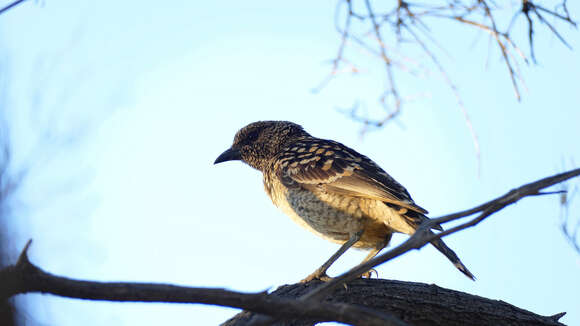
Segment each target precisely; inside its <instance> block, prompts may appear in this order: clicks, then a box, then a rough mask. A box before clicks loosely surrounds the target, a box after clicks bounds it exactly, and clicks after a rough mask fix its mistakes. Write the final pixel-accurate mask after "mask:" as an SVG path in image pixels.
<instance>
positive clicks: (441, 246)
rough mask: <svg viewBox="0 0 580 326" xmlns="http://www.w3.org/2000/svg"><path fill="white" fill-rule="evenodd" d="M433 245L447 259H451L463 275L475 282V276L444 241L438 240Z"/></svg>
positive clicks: (432, 242)
mask: <svg viewBox="0 0 580 326" xmlns="http://www.w3.org/2000/svg"><path fill="white" fill-rule="evenodd" d="M431 244H432V245H433V246H435V248H437V250H439V251H440V252H441V253H442V254H444V255H445V257H447V259H449V260H450V261H451V262H452V263H453V265H455V267H457V269H458V270H459V271H460V272H461V273H463V274H465V276H467V277H469V278H470V279H472V280H474V281H475V276H473V274H471V272H470V271H469V269H467V267H465V265H463V263H462V262H461V260H460V259H459V257H457V255H456V254H455V252H454V251H453V250H452V249H451V248H449V247H447V245H446V244H445V242H443V240H441V239H436V240H433V241H431Z"/></svg>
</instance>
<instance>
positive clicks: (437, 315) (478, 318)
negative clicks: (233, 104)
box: [222, 279, 563, 326]
mask: <svg viewBox="0 0 580 326" xmlns="http://www.w3.org/2000/svg"><path fill="white" fill-rule="evenodd" d="M320 285H321V282H320V281H312V282H309V283H306V284H302V283H299V284H293V285H285V286H282V287H280V288H279V289H277V290H276V291H274V292H273V293H272V294H271V295H276V296H279V297H282V298H300V297H301V296H303V295H304V294H306V293H308V292H310V291H312V290H311V289H312V288H313V287H316V286H320ZM326 302H343V303H349V304H357V305H363V306H365V307H368V308H372V309H373V310H375V311H383V312H388V313H391V314H393V315H395V316H397V317H399V318H400V319H402V320H404V321H405V322H407V323H409V324H411V325H447V326H455V325H562V324H561V323H559V322H558V319H559V318H561V317H562V316H563V315H562V314H557V315H554V316H551V317H545V316H540V315H536V314H534V313H532V312H529V311H527V310H524V309H521V308H518V307H515V306H512V305H510V304H509V303H506V302H503V301H499V300H490V299H486V298H483V297H480V296H476V295H471V294H467V293H463V292H459V291H454V290H449V289H444V288H441V287H438V286H436V285H433V284H424V283H413V282H402V281H393V280H377V279H357V280H355V281H352V282H350V283H348V286H347V287H339V288H337V289H335V290H334V291H333V292H332V293H331V294H329V295H328V298H327V301H326ZM256 319H259V317H258V315H257V314H255V313H251V312H242V313H239V314H237V315H236V316H234V317H233V318H232V319H230V320H228V321H227V322H225V323H224V324H223V325H222V326H247V325H253V324H254V320H256ZM313 324H314V322H313V321H312V320H306V319H299V320H296V319H295V320H286V321H281V322H278V323H275V324H272V325H278V326H281V325H286V326H288V325H292V326H307V325H308V326H310V325H313ZM356 325H362V324H359V323H357V324H356Z"/></svg>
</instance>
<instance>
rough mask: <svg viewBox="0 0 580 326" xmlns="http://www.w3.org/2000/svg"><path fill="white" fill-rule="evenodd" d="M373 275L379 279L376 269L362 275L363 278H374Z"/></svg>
mask: <svg viewBox="0 0 580 326" xmlns="http://www.w3.org/2000/svg"><path fill="white" fill-rule="evenodd" d="M373 273H374V274H375V276H376V277H377V278H379V272H377V270H376V269H374V268H371V269H369V270H368V271H367V272H365V273H363V274H362V275H361V277H362V278H372V276H373Z"/></svg>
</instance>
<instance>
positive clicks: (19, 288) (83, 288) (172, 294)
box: [0, 241, 407, 326]
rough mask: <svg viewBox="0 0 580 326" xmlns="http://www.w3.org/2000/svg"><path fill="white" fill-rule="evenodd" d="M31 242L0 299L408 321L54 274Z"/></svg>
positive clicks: (339, 306)
mask: <svg viewBox="0 0 580 326" xmlns="http://www.w3.org/2000/svg"><path fill="white" fill-rule="evenodd" d="M30 243H31V241H29V242H28V243H27V244H26V246H25V248H24V250H23V251H22V253H21V254H20V258H19V259H18V262H17V263H16V265H12V266H9V267H6V268H4V269H2V270H0V300H4V299H7V298H9V297H11V296H13V295H16V294H22V293H32V292H38V293H50V294H54V295H58V296H62V297H68V298H77V299H89V300H106V301H124V302H127V301H129V302H171V303H201V304H211V305H219V306H227V307H234V308H240V309H246V310H250V311H255V312H259V313H262V314H267V315H270V316H276V317H282V318H295V317H296V316H302V317H305V318H309V319H315V320H320V321H327V320H328V321H339V322H343V323H348V324H355V323H359V322H360V323H362V324H364V325H375V326H381V325H392V326H406V325H407V324H406V323H403V322H402V321H400V320H399V319H397V318H395V317H393V316H391V315H390V314H389V313H387V312H379V311H374V310H371V309H369V308H366V307H361V306H355V305H351V304H345V303H332V302H320V301H314V300H305V301H304V300H303V301H299V300H293V299H287V298H280V297H277V296H272V295H268V294H267V293H266V292H258V293H240V292H234V291H228V290H224V289H212V288H194V287H183V286H175V285H170V284H155V283H128V282H92V281H81V280H75V279H70V278H66V277H61V276H56V275H53V274H50V273H47V272H45V271H43V270H42V269H40V268H39V267H37V266H35V265H34V264H32V263H31V262H30V261H29V259H28V256H27V251H28V248H29V247H30Z"/></svg>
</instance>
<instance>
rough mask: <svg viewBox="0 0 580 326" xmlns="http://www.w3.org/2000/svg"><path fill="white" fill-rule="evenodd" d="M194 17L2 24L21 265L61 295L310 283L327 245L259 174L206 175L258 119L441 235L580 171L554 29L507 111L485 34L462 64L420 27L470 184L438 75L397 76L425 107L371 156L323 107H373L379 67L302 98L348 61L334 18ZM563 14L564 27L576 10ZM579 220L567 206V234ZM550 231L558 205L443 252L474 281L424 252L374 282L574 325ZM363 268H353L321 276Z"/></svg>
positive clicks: (137, 312) (30, 318)
mask: <svg viewBox="0 0 580 326" xmlns="http://www.w3.org/2000/svg"><path fill="white" fill-rule="evenodd" d="M201 4H202V5H199V3H198V5H196V4H195V3H193V2H189V1H181V2H172V3H171V4H167V3H163V4H160V3H158V2H153V1H151V2H148V1H145V2H143V1H140V2H131V1H129V2H113V1H99V2H98V3H97V2H88V1H44V2H41V3H34V2H30V3H26V4H23V5H22V6H19V7H18V8H16V9H14V10H13V11H11V12H9V13H7V14H5V15H3V16H0V31H1V34H0V44H1V46H2V48H3V51H2V52H3V56H2V58H1V59H2V66H3V69H2V71H3V72H4V73H3V76H4V77H3V78H4V79H5V80H6V82H7V84H8V86H7V90H8V97H7V101H8V103H9V104H10V106H9V108H8V109H9V111H8V112H9V114H10V115H9V117H10V118H11V124H12V126H13V132H14V133H15V136H14V137H15V139H16V140H17V142H18V143H17V147H18V149H17V153H16V154H17V156H16V157H17V162H19V163H24V162H30V157H31V156H30V155H32V157H38V156H35V155H40V157H42V158H43V159H42V160H37V159H35V163H34V164H33V165H32V168H31V174H30V175H29V178H28V179H27V180H26V182H25V184H24V186H23V188H22V191H21V192H19V194H18V197H17V203H18V205H16V206H15V207H16V210H15V214H14V216H12V218H13V219H14V227H15V230H16V231H15V232H14V234H15V237H14V241H15V242H14V247H13V250H14V254H15V255H16V253H17V252H18V250H20V248H22V247H23V245H24V243H25V241H26V240H27V239H29V238H33V239H34V243H33V246H32V248H31V250H30V256H31V259H32V260H33V261H34V262H35V263H37V264H38V265H39V266H41V267H43V268H45V269H46V270H47V271H50V272H53V273H56V274H61V275H66V276H70V277H77V278H84V279H94V280H110V281H147V282H168V283H175V284H183V285H191V286H210V287H225V288H229V289H234V290H240V291H262V290H264V289H272V288H275V287H277V286H279V285H282V284H287V283H294V282H296V281H298V280H300V279H302V278H303V277H304V276H306V275H307V274H309V273H310V272H312V270H313V269H314V268H316V267H318V266H319V265H320V263H322V262H323V261H324V260H325V259H327V258H328V256H330V255H331V254H332V253H333V252H334V251H335V250H336V248H337V245H335V244H332V243H327V242H325V241H324V240H322V239H318V238H316V237H315V236H314V235H312V234H310V233H308V232H307V231H305V230H302V229H301V228H299V227H298V226H296V225H294V224H293V222H292V221H291V220H290V219H289V218H287V217H286V216H284V215H283V214H282V213H281V212H280V211H278V210H277V209H276V208H275V207H274V206H273V205H272V204H271V202H270V200H269V199H268V198H267V196H266V195H265V194H264V193H263V190H262V181H261V176H260V174H259V173H258V172H256V171H254V170H252V169H251V168H249V167H248V166H245V165H243V164H241V163H227V164H223V165H219V166H214V165H213V164H212V163H213V161H214V159H215V158H216V157H217V155H219V154H220V153H221V152H222V151H223V150H225V149H226V148H227V147H229V145H230V144H231V141H232V139H233V135H234V134H235V132H236V131H237V130H238V129H239V128H240V127H242V126H244V125H245V124H247V123H249V122H252V121H255V120H266V119H285V120H292V121H294V122H297V123H300V124H302V125H303V126H304V127H305V128H306V129H307V130H308V131H309V132H310V133H311V134H313V135H315V136H319V137H324V138H332V139H335V140H338V141H341V142H343V143H345V144H347V145H349V146H351V147H354V148H356V149H357V150H358V151H359V152H361V153H363V154H366V155H368V156H370V157H371V158H372V159H374V160H375V161H376V162H377V163H379V164H380V165H381V166H383V167H384V168H385V169H386V170H387V171H388V172H389V173H391V174H392V175H393V176H394V177H395V178H396V179H397V180H399V181H400V182H401V183H403V184H404V185H405V186H406V187H407V189H408V190H409V191H410V193H411V194H412V196H413V198H414V199H415V200H416V202H417V203H418V204H419V205H421V206H423V207H425V208H427V209H428V210H429V211H430V212H431V214H432V216H438V215H442V214H446V213H451V212H454V211H458V210H461V209H465V208H469V207H472V206H475V205H476V204H479V203H481V202H483V201H486V200H488V199H491V198H493V197H495V196H498V195H501V194H503V193H505V192H506V191H508V190H509V189H511V188H512V187H515V186H518V185H520V184H523V183H525V182H528V181H532V180H535V179H538V178H540V177H544V176H547V175H550V174H553V173H557V172H560V171H562V169H563V162H566V164H565V167H566V168H572V167H573V166H572V164H571V163H570V162H571V161H575V162H580V146H578V139H580V131H579V129H578V125H579V122H580V113H579V110H578V105H579V103H580V86H579V84H578V77H577V76H579V75H580V60H579V58H580V55H579V54H578V52H574V51H569V50H568V49H566V48H565V47H564V46H562V45H561V44H560V43H558V41H557V40H556V39H555V38H554V37H551V36H548V35H547V34H546V33H545V32H541V33H540V32H539V33H537V35H538V39H537V45H538V49H537V53H536V55H537V57H538V59H539V62H540V64H539V65H537V66H532V67H530V68H528V67H523V69H524V75H525V80H526V85H527V88H528V90H529V91H524V92H523V100H522V101H521V103H518V102H517V101H516V100H515V99H514V96H513V90H512V88H511V84H510V82H509V80H508V78H507V74H506V72H505V67H504V65H503V63H502V62H501V61H500V60H499V56H498V55H497V53H495V52H493V51H492V55H491V57H490V59H489V63H488V67H487V68H486V62H485V54H486V53H487V44H488V42H487V38H486V37H484V36H483V35H481V36H480V37H479V42H478V43H475V45H474V44H473V39H474V37H472V36H469V37H466V35H465V34H464V33H461V32H460V31H457V29H454V28H451V27H450V26H446V25H437V26H434V27H433V28H434V33H439V34H436V35H439V36H440V38H441V42H442V43H443V44H444V45H448V46H449V52H450V57H448V58H443V59H442V60H443V61H444V63H446V64H447V67H448V69H449V73H450V75H451V77H452V78H453V79H454V81H455V82H456V84H458V85H459V88H460V92H461V94H462V96H463V100H464V102H465V105H466V107H467V110H468V111H469V114H470V116H471V119H472V121H473V124H474V127H475V130H476V132H477V134H478V137H479V142H480V146H481V151H482V156H481V175H480V176H479V177H478V173H477V161H476V159H475V152H474V149H473V144H472V141H471V138H470V135H469V132H468V130H467V128H466V127H465V122H464V120H463V116H462V114H461V111H460V109H459V107H457V105H456V103H455V99H454V97H453V95H452V93H451V92H450V91H449V90H448V88H446V86H445V85H444V83H443V82H442V81H441V80H440V78H438V77H437V74H436V71H432V74H431V75H432V78H431V79H424V80H418V79H410V78H407V77H403V76H402V77H401V79H400V88H401V90H402V91H403V92H406V93H407V94H418V93H421V94H425V97H424V98H422V99H421V100H418V101H415V102H411V103H409V104H408V105H406V106H405V108H404V112H403V113H402V114H401V115H400V117H399V118H398V119H397V120H396V121H395V122H394V123H392V124H389V125H388V126H387V127H386V128H385V129H383V130H380V131H377V132H372V133H368V134H367V135H366V136H365V137H364V138H363V139H361V138H360V137H359V133H358V125H357V124H355V123H354V122H352V121H350V120H348V119H346V118H345V117H344V116H343V115H341V114H339V113H337V110H336V109H337V108H338V107H348V106H350V105H352V104H353V103H354V102H355V101H356V100H357V99H359V100H360V102H361V103H362V105H363V106H365V107H366V108H368V109H369V110H371V111H372V110H376V100H377V98H378V92H379V91H380V90H381V89H382V88H383V87H384V78H383V77H382V75H381V73H382V67H381V66H378V65H376V63H375V61H372V60H370V59H369V60H365V59H364V58H365V55H366V54H364V53H359V54H353V55H356V56H357V58H359V59H361V60H362V68H364V69H363V72H364V73H363V74H361V75H359V76H355V77H353V78H349V77H346V76H344V77H343V78H340V79H337V80H335V81H334V82H332V83H331V84H330V85H329V87H327V88H326V89H324V90H323V91H322V92H321V93H320V94H313V93H312V92H311V89H312V88H313V87H315V86H316V85H318V83H319V82H320V81H321V80H322V79H323V78H324V77H325V76H326V75H327V73H328V72H329V70H330V65H329V64H328V60H329V59H332V58H333V56H334V55H335V53H336V50H337V47H338V44H339V37H338V35H337V34H336V32H335V30H334V25H333V16H334V10H335V2H334V1H321V2H307V1H304V2H296V1H294V2H291V3H279V4H276V5H272V4H271V2H266V1H255V2H251V3H250V4H248V3H247V2H244V3H243V6H245V7H241V6H242V4H241V3H239V2H234V1H220V2H203V3H201ZM574 5H576V4H574V3H569V6H570V8H569V9H570V12H572V13H578V12H580V11H579V10H578V9H579V8H578V7H577V5H576V7H573V6H574ZM564 34H565V35H566V36H567V37H568V41H569V43H570V44H572V46H573V47H574V48H577V47H578V46H580V42H579V41H580V38H579V37H578V33H577V32H576V31H570V30H569V29H567V28H564ZM469 35H471V34H469ZM456 40H460V42H456ZM452 43H455V44H452ZM415 59H416V60H426V58H425V57H417V58H415ZM39 131H42V133H39ZM47 131H48V132H49V134H50V135H52V137H53V138H48V136H47ZM63 136H64V137H65V138H64V139H63ZM38 144H40V145H38ZM31 153H32V154H31ZM37 153H38V154H37ZM575 184H578V183H577V182H576V183H575ZM579 205H580V204H578V201H576V203H575V204H574V206H573V207H572V208H573V210H572V212H573V213H574V214H576V216H578V214H580V207H579ZM559 214H560V210H559V206H558V198H557V197H542V198H530V199H525V200H523V201H522V202H520V203H518V204H517V205H515V206H513V207H509V208H507V209H505V210H503V211H502V212H500V213H499V214H496V215H494V216H492V217H491V218H489V219H488V220H486V221H485V222H483V223H482V224H481V225H479V226H477V227H476V228H473V229H470V230H466V231H464V232H461V233H458V234H455V235H452V236H450V237H448V238H446V242H447V243H448V244H449V245H450V246H451V247H452V248H453V249H455V251H456V252H457V253H458V255H459V256H460V257H461V258H462V260H463V261H464V263H465V264H466V265H467V266H468V267H469V268H470V270H471V271H472V272H473V273H474V274H475V275H476V277H477V278H478V280H477V281H476V282H471V281H469V280H468V279H467V278H465V277H464V276H463V275H461V274H460V273H459V272H457V271H456V270H455V268H454V267H453V266H452V265H451V264H449V262H448V261H447V260H446V259H445V258H444V257H443V256H442V255H440V254H439V253H437V251H435V250H433V249H432V248H424V249H422V250H420V251H416V252H412V253H409V254H406V255H404V256H403V257H401V258H399V259H396V260H394V261H392V262H389V263H387V264H385V265H384V266H381V267H379V268H378V270H379V275H380V276H381V277H383V278H393V279H399V280H405V281H416V282H426V283H435V284H437V285H440V286H443V287H447V288H451V289H455V290H460V291H466V292H469V293H473V294H477V295H481V296H485V297H489V298H492V299H499V300H504V301H507V302H509V303H512V304H514V305H516V306H519V307H521V308H525V309H529V310H531V311H534V312H536V313H540V314H544V315H552V314H555V313H558V312H561V311H567V312H568V315H567V316H566V317H564V319H563V321H564V322H565V323H568V324H571V325H575V324H580V313H579V311H580V304H578V302H579V301H578V293H580V283H579V282H578V275H579V273H580V256H579V255H578V253H576V252H574V251H573V250H572V248H571V247H570V246H569V245H568V244H567V243H566V241H565V239H564V238H563V236H562V235H561V233H560V230H559V228H558V223H559V222H558V217H559ZM402 239H404V237H403V236H399V237H396V238H395V242H399V241H401V240H402ZM364 255H365V253H364V252H358V251H353V252H349V253H347V254H346V255H345V257H344V258H343V259H342V260H341V261H339V263H337V265H336V266H334V267H333V269H332V270H331V273H338V272H340V271H344V270H346V269H347V268H349V267H351V266H353V265H355V264H357V263H358V262H359V260H361V259H362V258H363V257H364ZM18 301H19V302H22V303H25V304H27V305H28V307H29V309H28V310H26V312H25V314H24V315H23V316H22V318H23V319H24V320H25V321H26V322H27V323H29V324H30V325H64V326H66V325H79V324H81V323H82V324H84V325H85V326H89V325H109V324H115V325H135V324H138V325H157V324H159V323H164V324H173V325H190V324H191V322H192V321H197V323H195V324H200V325H213V324H217V323H219V322H222V321H224V320H226V319H227V318H229V317H230V316H232V315H233V314H234V313H235V310H233V309H226V308H215V307H209V306H202V305H168V304H119V303H101V302H86V301H80V300H69V299H62V298H56V297H53V296H41V295H26V296H22V297H20V298H19V299H18Z"/></svg>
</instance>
